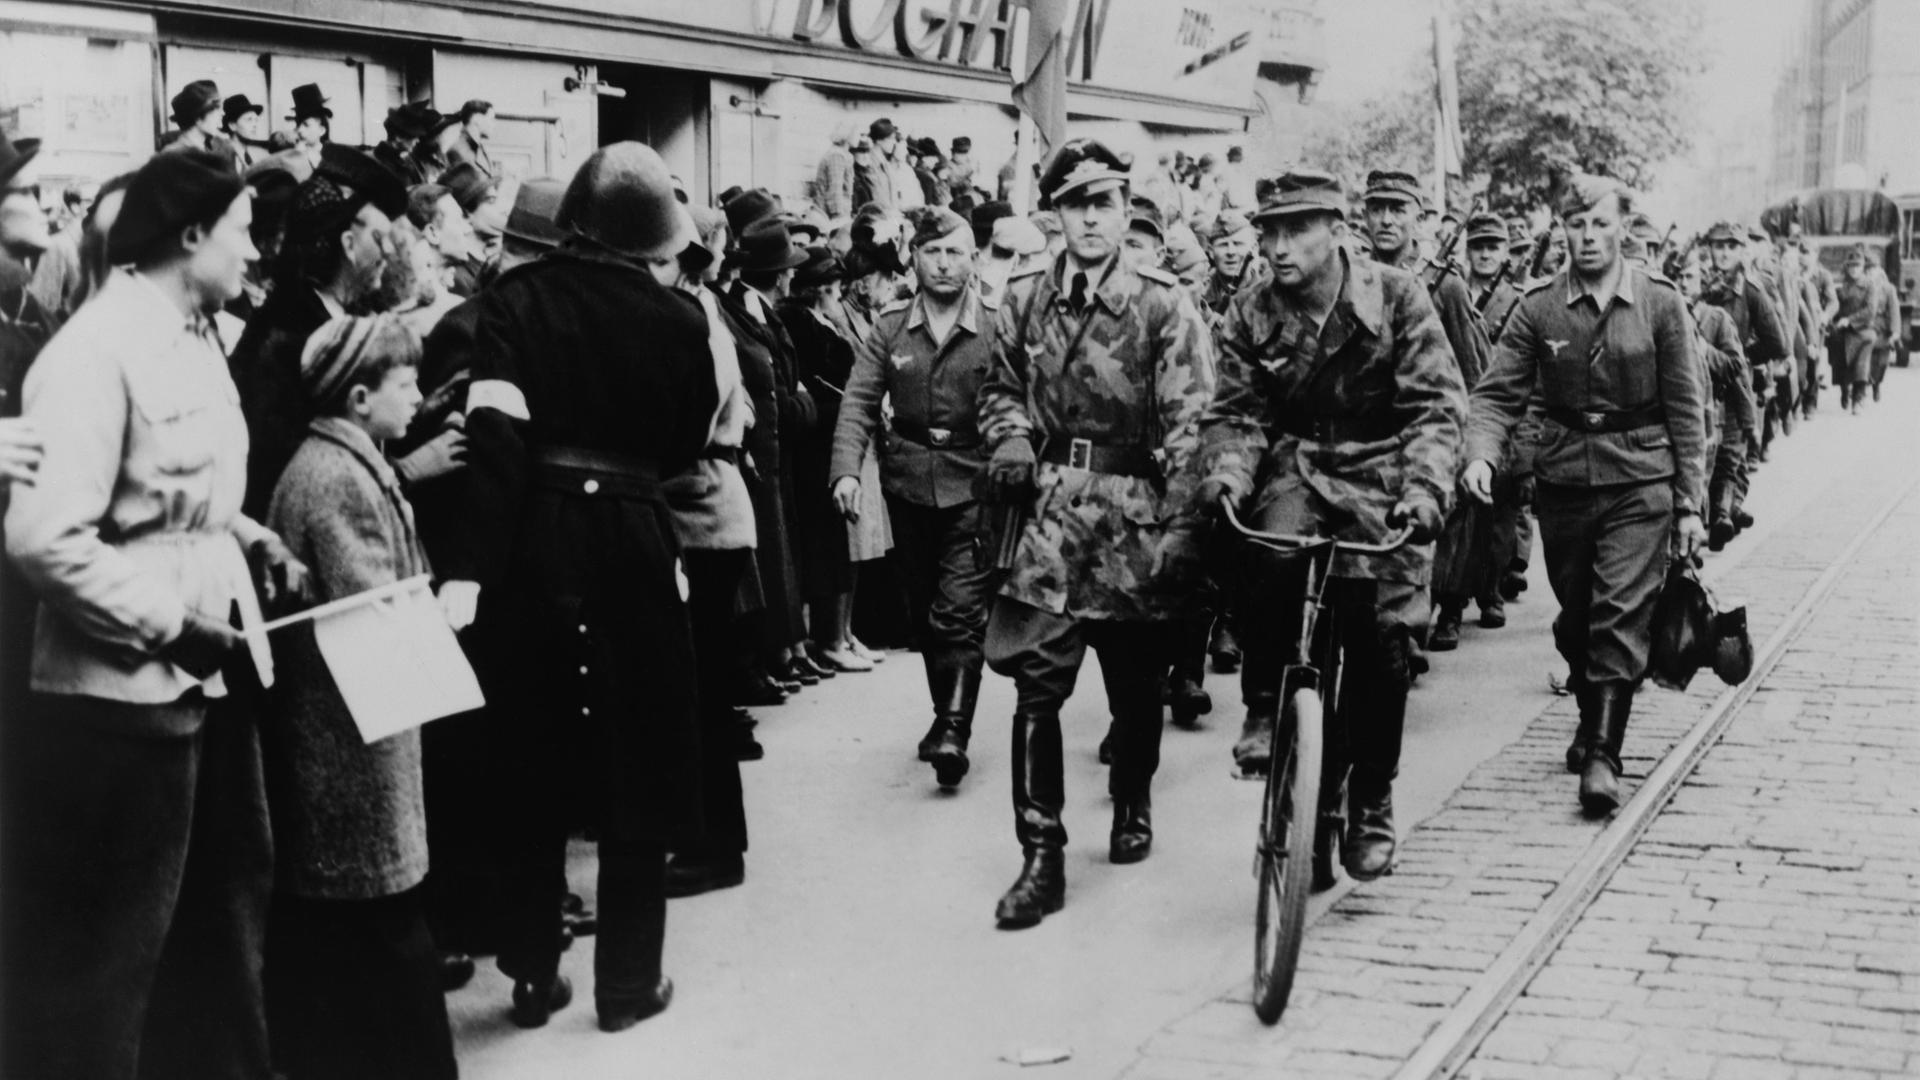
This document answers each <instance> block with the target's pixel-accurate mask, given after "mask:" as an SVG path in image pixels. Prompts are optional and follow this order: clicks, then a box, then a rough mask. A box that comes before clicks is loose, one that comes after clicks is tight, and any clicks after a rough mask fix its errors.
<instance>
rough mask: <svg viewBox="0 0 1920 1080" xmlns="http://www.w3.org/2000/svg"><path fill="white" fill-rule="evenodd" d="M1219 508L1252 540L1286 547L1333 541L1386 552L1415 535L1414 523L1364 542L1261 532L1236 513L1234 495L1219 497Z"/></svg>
mask: <svg viewBox="0 0 1920 1080" xmlns="http://www.w3.org/2000/svg"><path fill="white" fill-rule="evenodd" d="M1220 509H1221V511H1222V513H1223V514H1224V515H1225V517H1226V522H1227V524H1228V525H1230V526H1232V527H1233V531H1234V532H1237V533H1239V534H1240V535H1241V536H1244V537H1246V538H1247V539H1249V540H1258V541H1261V542H1262V543H1268V544H1280V545H1285V546H1287V547H1295V548H1302V549H1305V548H1312V547H1319V546H1321V545H1326V544H1331V545H1332V546H1333V548H1334V549H1335V550H1336V551H1345V552H1350V553H1352V554H1355V555H1385V554H1386V553H1388V552H1390V551H1397V550H1399V549H1400V548H1401V547H1403V546H1405V545H1406V542H1407V541H1408V540H1410V539H1412V537H1413V529H1412V528H1411V527H1408V528H1404V529H1401V530H1400V531H1399V532H1396V533H1394V534H1392V535H1391V536H1389V537H1387V538H1386V540H1384V541H1382V542H1380V543H1378V544H1363V543H1357V542H1355V541H1351V540H1335V539H1333V538H1332V537H1330V536H1293V535H1290V534H1287V533H1270V532H1261V531H1259V530H1258V529H1250V528H1248V527H1247V526H1246V524H1245V523H1243V522H1242V521H1241V520H1240V515H1238V514H1236V513H1234V510H1233V500H1232V499H1231V498H1227V497H1224V496H1223V497H1222V498H1221V499H1220Z"/></svg>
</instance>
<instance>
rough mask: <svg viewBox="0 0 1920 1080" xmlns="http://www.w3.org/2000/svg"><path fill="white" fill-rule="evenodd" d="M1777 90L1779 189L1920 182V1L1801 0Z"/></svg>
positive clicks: (1774, 172)
mask: <svg viewBox="0 0 1920 1080" xmlns="http://www.w3.org/2000/svg"><path fill="white" fill-rule="evenodd" d="M1804 3H1805V11H1804V17H1803V18H1802V20H1801V24H1800V26H1799V29H1798V37H1797V41H1796V43H1795V47H1794V49H1793V52H1792V55H1791V56H1790V58H1789V63H1788V66H1787V68H1786V71H1785V73H1784V74H1783V75H1782V77H1781V80H1780V82H1779V84H1778V85H1777V86H1776V88H1775V91H1774V99H1773V151H1774V152H1773V156H1772V165H1771V169H1770V176H1769V180H1770V183H1771V186H1772V187H1773V189H1774V193H1775V194H1776V195H1784V194H1786V193H1789V192H1793V191H1797V190H1801V189H1804V188H1819V187H1866V188H1882V189H1886V190H1887V191H1889V192H1890V193H1893V192H1911V191H1920V139H1916V138H1914V134H1913V132H1914V128H1915V126H1916V124H1920V48H1916V45H1920V3H1915V2H1914V0H1804Z"/></svg>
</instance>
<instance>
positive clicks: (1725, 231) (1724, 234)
mask: <svg viewBox="0 0 1920 1080" xmlns="http://www.w3.org/2000/svg"><path fill="white" fill-rule="evenodd" d="M1700 239H1701V242H1702V243H1707V244H1744V243H1746V242H1747V230H1746V229H1745V228H1744V227H1742V226H1739V225H1735V224H1734V223H1733V222H1731V221H1716V222H1714V223H1713V225H1712V226H1711V227H1710V228H1708V229H1707V235H1705V236H1703V237H1701V238H1700Z"/></svg>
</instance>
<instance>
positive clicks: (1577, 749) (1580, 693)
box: [1567, 677, 1600, 773]
mask: <svg viewBox="0 0 1920 1080" xmlns="http://www.w3.org/2000/svg"><path fill="white" fill-rule="evenodd" d="M1567 681H1568V683H1569V684H1570V685H1569V686H1568V687H1567V689H1568V690H1570V691H1572V692H1573V700H1574V701H1576V702H1578V703H1579V705H1580V726H1579V727H1577V728H1575V729H1574V732H1573V742H1572V743H1571V744H1570V745H1569V746H1568V747H1567V771H1568V772H1570V773H1577V772H1579V771H1580V770H1582V769H1584V768H1586V767H1587V747H1589V746H1592V745H1593V743H1594V740H1595V739H1596V738H1598V737H1599V734H1600V714H1599V711H1598V710H1597V709H1596V708H1595V706H1594V695H1593V691H1592V690H1591V689H1590V688H1588V687H1587V686H1586V685H1585V680H1584V679H1579V678H1577V677H1576V678H1569V679H1568V680H1567Z"/></svg>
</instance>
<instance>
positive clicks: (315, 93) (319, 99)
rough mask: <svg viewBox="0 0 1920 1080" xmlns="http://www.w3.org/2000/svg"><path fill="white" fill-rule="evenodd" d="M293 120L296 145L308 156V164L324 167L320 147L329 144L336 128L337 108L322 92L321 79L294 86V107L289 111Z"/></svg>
mask: <svg viewBox="0 0 1920 1080" xmlns="http://www.w3.org/2000/svg"><path fill="white" fill-rule="evenodd" d="M287 119H289V120H291V121H293V145H294V147H295V148H296V149H298V150H299V151H300V153H301V156H303V157H305V158H306V159H307V164H309V165H311V166H313V167H314V168H316V169H318V168H319V167H320V150H321V147H323V146H325V145H326V144H327V141H328V137H329V135H330V132H331V130H332V128H331V121H332V120H333V110H332V109H330V108H328V107H327V98H326V95H325V94H322V93H321V92H320V84H319V83H303V84H302V85H300V86H296V87H294V88H293V111H292V112H290V113H288V114H287Z"/></svg>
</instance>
